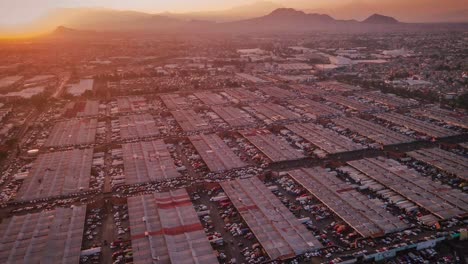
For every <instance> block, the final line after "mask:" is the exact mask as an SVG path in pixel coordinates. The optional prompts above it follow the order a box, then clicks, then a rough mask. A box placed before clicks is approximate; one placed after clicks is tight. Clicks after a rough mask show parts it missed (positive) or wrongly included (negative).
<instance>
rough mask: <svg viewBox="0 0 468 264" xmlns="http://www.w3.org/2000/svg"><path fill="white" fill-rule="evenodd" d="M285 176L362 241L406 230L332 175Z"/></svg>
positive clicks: (308, 172)
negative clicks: (361, 238)
mask: <svg viewBox="0 0 468 264" xmlns="http://www.w3.org/2000/svg"><path fill="white" fill-rule="evenodd" d="M289 174H290V175H291V176H292V178H293V179H294V180H296V181H297V182H298V183H299V184H301V185H302V186H303V187H304V188H305V189H307V190H308V191H309V192H310V193H312V194H313V195H314V196H315V197H317V198H318V199H319V200H320V201H321V202H322V203H324V204H325V205H326V206H327V207H328V208H330V210H332V211H333V212H334V213H335V214H337V215H338V216H339V217H340V218H342V219H343V220H344V221H345V222H346V223H348V225H350V226H351V227H352V228H354V229H355V230H356V231H357V232H358V233H359V234H361V235H362V236H363V237H378V236H383V235H385V234H387V233H392V232H398V231H401V230H403V229H406V228H408V227H409V226H408V225H406V224H405V223H404V222H402V221H400V220H399V219H398V217H396V216H394V215H392V214H390V213H389V212H387V211H386V210H385V209H384V208H383V203H382V202H381V201H380V200H378V199H369V198H368V197H367V196H366V195H364V194H362V193H360V192H358V191H357V190H355V189H354V188H350V186H349V185H348V184H346V182H343V181H341V180H340V179H338V177H336V172H332V171H327V170H325V169H323V168H306V169H300V170H293V171H291V172H289Z"/></svg>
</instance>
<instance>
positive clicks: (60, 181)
mask: <svg viewBox="0 0 468 264" xmlns="http://www.w3.org/2000/svg"><path fill="white" fill-rule="evenodd" d="M92 159H93V150H92V149H74V150H68V151H61V152H53V153H45V154H41V155H39V157H38V158H37V159H36V161H35V162H34V164H33V167H32V169H31V171H30V172H29V176H28V177H27V178H26V179H25V180H24V182H23V184H22V186H21V188H20V190H19V192H18V195H17V199H19V200H32V199H38V198H47V197H54V196H60V195H67V194H73V193H77V192H80V191H87V190H88V189H89V182H90V177H91V165H92Z"/></svg>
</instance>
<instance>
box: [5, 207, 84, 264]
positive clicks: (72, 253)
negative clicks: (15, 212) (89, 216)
mask: <svg viewBox="0 0 468 264" xmlns="http://www.w3.org/2000/svg"><path fill="white" fill-rule="evenodd" d="M85 216H86V206H82V207H73V208H57V209H55V210H50V211H42V212H40V213H34V214H27V215H20V216H13V217H11V218H7V219H4V220H3V221H2V223H1V224H0V262H1V263H25V264H26V263H70V264H76V263H79V260H80V254H81V243H82V238H83V230H84V221H85Z"/></svg>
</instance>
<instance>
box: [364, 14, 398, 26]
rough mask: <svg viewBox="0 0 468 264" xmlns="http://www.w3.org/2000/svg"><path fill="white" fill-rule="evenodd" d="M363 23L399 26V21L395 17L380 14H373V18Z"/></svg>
mask: <svg viewBox="0 0 468 264" xmlns="http://www.w3.org/2000/svg"><path fill="white" fill-rule="evenodd" d="M362 22H363V23H368V24H397V23H399V21H398V20H396V19H395V18H393V17H389V16H383V15H379V14H373V15H372V16H370V17H368V18H367V19H365V20H364V21H362Z"/></svg>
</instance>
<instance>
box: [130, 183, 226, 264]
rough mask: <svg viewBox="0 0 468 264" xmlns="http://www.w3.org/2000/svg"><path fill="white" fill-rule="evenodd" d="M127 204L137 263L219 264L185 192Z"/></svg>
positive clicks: (145, 198) (155, 196) (132, 198)
mask: <svg viewBox="0 0 468 264" xmlns="http://www.w3.org/2000/svg"><path fill="white" fill-rule="evenodd" d="M127 201H128V212H129V216H130V233H131V240H132V249H133V262H134V263H136V264H141V263H148V264H152V263H158V264H165V263H181V264H192V263H193V264H196V263H217V262H218V261H217V259H216V256H215V254H214V251H213V249H212V247H211V245H210V243H209V242H208V239H207V237H206V235H205V232H204V230H203V226H202V225H201V223H200V220H199V219H198V215H197V213H196V212H195V210H194V208H193V205H192V202H191V201H190V197H189V195H188V193H187V191H186V190H185V189H179V190H175V191H170V192H165V193H153V194H148V195H143V196H135V197H130V198H128V200H127Z"/></svg>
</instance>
